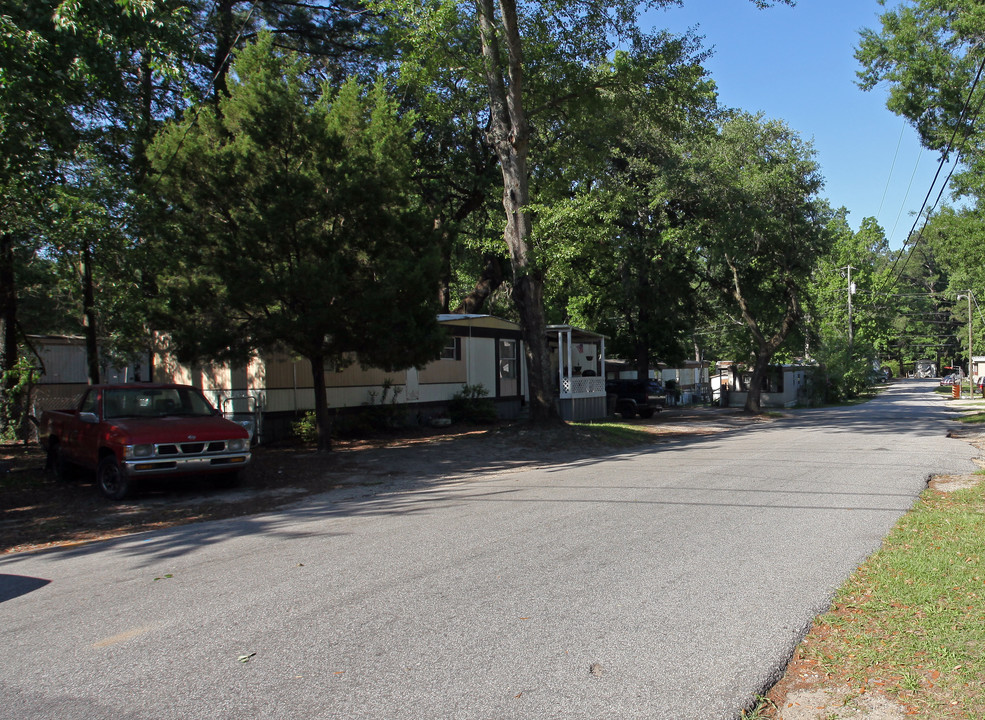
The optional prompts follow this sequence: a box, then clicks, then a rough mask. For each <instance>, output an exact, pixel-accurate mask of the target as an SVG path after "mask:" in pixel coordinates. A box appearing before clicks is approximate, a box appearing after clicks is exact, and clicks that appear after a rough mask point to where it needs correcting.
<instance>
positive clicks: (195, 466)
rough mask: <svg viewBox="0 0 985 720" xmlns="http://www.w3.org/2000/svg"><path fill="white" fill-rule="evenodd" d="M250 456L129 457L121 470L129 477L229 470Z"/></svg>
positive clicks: (244, 461)
mask: <svg viewBox="0 0 985 720" xmlns="http://www.w3.org/2000/svg"><path fill="white" fill-rule="evenodd" d="M250 458H251V455H250V453H248V452H245V453H223V454H221V455H207V456H202V455H198V456H194V457H166V458H156V457H155V458H131V459H129V460H126V461H125V462H124V463H123V471H124V472H125V473H126V474H127V475H129V476H131V477H140V476H144V475H178V474H181V475H183V474H185V473H188V474H192V473H207V472H231V471H233V470H238V469H239V468H242V467H245V466H246V465H248V464H249V463H250Z"/></svg>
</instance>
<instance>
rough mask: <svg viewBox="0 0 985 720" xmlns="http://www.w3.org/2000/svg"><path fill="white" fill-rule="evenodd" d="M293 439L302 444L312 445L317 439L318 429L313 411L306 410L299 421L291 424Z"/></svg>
mask: <svg viewBox="0 0 985 720" xmlns="http://www.w3.org/2000/svg"><path fill="white" fill-rule="evenodd" d="M291 429H293V430H294V437H296V438H297V439H298V440H300V441H301V442H303V443H313V442H315V441H316V440H317V439H318V427H317V423H316V422H315V411H314V410H308V411H307V412H306V413H305V414H304V415H302V416H301V419H300V420H298V421H296V422H293V423H291Z"/></svg>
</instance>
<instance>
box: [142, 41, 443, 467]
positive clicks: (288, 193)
mask: <svg viewBox="0 0 985 720" xmlns="http://www.w3.org/2000/svg"><path fill="white" fill-rule="evenodd" d="M310 78H311V75H310V74H309V72H308V67H307V63H306V62H305V61H304V60H303V59H302V58H300V57H299V56H298V55H297V54H295V53H293V52H290V51H279V50H277V49H276V48H275V47H274V45H273V40H272V37H271V36H270V35H264V36H261V39H260V40H259V41H258V42H257V44H256V45H253V46H248V47H247V48H246V49H244V50H243V51H242V52H241V53H240V54H239V55H238V57H237V59H236V61H235V64H234V66H233V80H232V82H231V83H230V86H229V96H228V97H226V98H223V99H222V100H221V101H220V102H219V105H218V107H214V106H212V105H211V104H206V105H202V106H200V107H198V108H196V112H194V113H192V114H190V115H189V116H188V117H186V118H185V119H184V120H183V121H181V122H176V123H173V124H171V125H169V126H168V127H167V128H166V129H165V130H164V131H163V132H162V133H161V134H160V136H159V138H158V139H157V141H156V142H155V144H154V145H153V147H152V149H151V158H152V162H153V166H154V169H155V171H156V173H158V174H157V176H156V178H157V180H158V182H159V189H160V191H161V193H162V194H163V196H164V197H165V199H166V200H167V205H166V207H165V208H164V211H163V216H162V222H163V223H166V228H167V231H168V232H167V233H166V234H165V235H164V236H163V237H162V238H161V240H160V243H161V246H160V250H161V252H162V253H164V254H168V255H170V256H171V260H172V261H173V264H172V265H170V266H165V270H164V271H163V272H162V274H161V275H160V276H159V277H158V278H157V284H158V287H159V288H160V293H161V295H162V297H165V298H167V304H166V316H167V317H168V318H170V319H171V322H170V323H169V324H170V326H171V327H173V340H174V342H175V344H176V347H177V348H178V350H179V353H180V356H181V357H183V358H187V359H192V358H217V357H219V358H221V357H227V358H238V359H242V358H243V357H245V356H246V355H247V354H248V353H249V351H251V350H255V349H268V350H269V349H276V348H285V349H287V350H288V351H290V352H292V353H295V354H297V355H300V356H302V357H305V358H307V359H308V360H309V361H310V362H311V366H312V373H313V375H314V378H315V389H316V401H317V403H318V404H317V406H316V413H317V416H318V421H319V423H318V424H319V445H320V446H321V447H322V448H327V447H328V442H329V441H328V437H329V436H328V415H327V410H326V405H325V393H324V370H325V364H326V362H331V363H334V364H345V363H347V362H350V361H351V357H352V355H353V354H356V355H358V357H359V360H360V361H361V362H363V363H365V364H370V365H374V366H377V367H382V368H384V369H396V368H404V367H408V366H411V365H423V364H425V363H426V362H428V361H429V360H431V359H433V358H434V357H436V356H437V354H438V352H439V350H440V347H441V343H442V339H443V336H442V335H441V333H440V332H439V329H438V326H437V323H436V298H437V269H438V265H437V254H436V253H435V251H434V244H433V243H432V242H431V237H432V236H431V230H430V227H429V225H428V222H427V217H426V216H425V215H424V214H423V213H422V212H421V208H420V206H419V203H418V202H417V200H416V199H415V198H414V197H413V196H412V195H410V194H409V193H408V188H409V187H410V183H409V176H410V172H411V161H412V153H411V145H410V132H409V131H410V123H409V122H408V120H407V119H406V118H401V117H399V116H398V113H397V112H396V107H395V104H394V102H393V101H392V99H391V98H390V97H389V96H388V95H387V93H386V91H385V88H383V86H382V85H376V86H375V87H373V88H370V89H368V90H367V89H364V88H363V87H362V86H360V85H359V84H358V83H357V82H356V81H354V80H349V81H347V82H346V83H344V84H343V85H342V86H341V87H338V88H332V87H331V86H329V85H322V86H318V85H315V84H314V83H313V82H312V81H311V79H310ZM172 243H173V244H172ZM172 248H177V249H180V253H178V254H175V253H174V252H173V251H172Z"/></svg>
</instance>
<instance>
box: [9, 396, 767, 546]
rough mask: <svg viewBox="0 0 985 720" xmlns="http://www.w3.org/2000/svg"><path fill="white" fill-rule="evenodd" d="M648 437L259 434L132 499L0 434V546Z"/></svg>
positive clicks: (171, 522)
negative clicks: (315, 442)
mask: <svg viewBox="0 0 985 720" xmlns="http://www.w3.org/2000/svg"><path fill="white" fill-rule="evenodd" d="M770 420H771V418H768V417H765V416H748V415H744V414H742V413H741V412H739V411H735V410H730V409H719V408H696V409H677V408H675V409H668V410H666V411H664V412H661V413H658V414H657V415H656V416H654V417H653V418H652V419H649V420H642V419H637V420H634V421H631V422H630V423H629V424H631V425H633V426H635V427H638V428H640V429H645V430H646V431H647V432H648V433H649V436H650V437H652V443H653V444H657V443H664V442H671V441H673V440H674V439H675V438H682V437H686V436H696V435H707V434H715V433H721V432H727V431H730V430H735V429H738V428H743V427H747V426H749V425H752V424H757V423H762V422H769V421H770ZM605 437H611V439H609V440H606V439H604V438H605ZM646 447H647V444H643V445H640V444H638V443H636V444H631V445H626V444H625V443H620V441H619V440H618V439H617V438H615V437H613V436H604V435H603V434H601V433H599V432H595V431H592V430H586V429H584V428H583V427H581V426H569V425H563V424H558V425H557V426H556V427H551V428H533V427H531V426H529V425H524V424H519V423H514V424H507V423H503V424H499V425H496V426H492V427H488V426H485V427H474V426H473V427H450V428H442V429H432V428H413V429H408V430H405V431H401V432H400V433H399V434H396V433H395V434H390V435H385V436H377V437H370V438H362V439H342V440H337V441H335V443H334V445H333V452H331V453H326V454H319V453H316V452H314V451H313V450H312V449H310V448H306V447H304V446H300V445H279V446H261V447H258V448H256V449H255V451H254V455H253V462H252V463H251V464H250V466H249V467H247V468H245V469H244V471H243V476H242V482H241V484H240V486H239V487H236V488H230V489H223V488H220V487H216V485H215V484H214V483H213V482H212V481H210V480H209V479H208V478H203V477H190V478H185V479H180V480H168V481H164V480H159V481H154V482H152V481H146V482H145V483H144V484H143V485H142V486H141V488H140V489H139V491H138V492H137V493H136V494H135V496H134V497H133V498H132V499H128V500H126V501H124V502H121V503H113V502H110V501H108V500H106V499H104V498H103V497H102V496H101V495H100V494H99V492H98V491H97V490H96V488H95V485H94V483H93V479H92V477H91V475H87V474H85V473H81V472H79V473H77V478H75V479H73V481H71V482H64V483H63V482H56V481H53V480H50V479H47V478H46V477H45V474H44V454H43V452H42V450H41V448H39V447H38V446H36V445H34V446H27V447H24V446H20V445H16V446H13V445H6V446H0V553H11V552H22V551H33V550H39V549H44V548H50V547H58V546H64V545H72V544H78V543H84V542H91V541H94V540H101V539H106V538H112V537H117V536H120V535H126V534H130V533H135V532H143V531H147V530H155V529H160V528H166V527H172V526H175V525H182V524H186V523H192V522H201V521H205V520H218V519H224V518H230V517H239V516H243V515H252V514H256V513H261V512H267V511H270V510H274V509H276V508H278V507H283V506H285V505H287V504H290V503H295V502H297V501H299V500H301V499H303V498H304V497H306V496H308V495H313V494H317V493H323V492H326V491H328V490H332V489H334V488H338V487H343V486H357V485H367V486H370V485H380V484H382V483H405V484H406V485H407V486H408V487H413V486H426V485H434V484H439V483H442V482H446V481H448V480H456V479H459V480H460V479H462V478H467V477H470V476H476V475H479V474H487V473H503V472H516V471H518V470H523V469H528V468H531V467H537V466H547V465H551V464H556V463H561V462H574V461H578V460H579V459H588V458H597V457H599V456H602V455H605V454H609V453H619V452H638V451H640V450H641V449H645V448H646Z"/></svg>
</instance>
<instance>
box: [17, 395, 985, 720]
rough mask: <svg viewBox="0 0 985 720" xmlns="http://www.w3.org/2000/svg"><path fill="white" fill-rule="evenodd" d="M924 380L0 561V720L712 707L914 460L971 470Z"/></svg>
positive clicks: (727, 704) (636, 713) (729, 704)
mask: <svg viewBox="0 0 985 720" xmlns="http://www.w3.org/2000/svg"><path fill="white" fill-rule="evenodd" d="M931 388H932V383H929V382H926V381H924V382H901V383H897V384H895V385H893V386H892V387H891V389H890V390H889V391H888V392H886V393H885V394H884V395H882V396H881V397H879V398H878V399H876V400H874V401H872V402H870V403H867V404H865V405H861V406H856V407H852V408H845V409H829V410H814V411H798V412H796V413H794V414H793V416H792V417H790V418H788V419H784V420H779V421H777V422H774V423H770V424H764V425H759V426H753V427H750V428H749V429H745V430H740V431H735V432H730V433H726V434H721V435H715V436H708V437H690V438H683V439H678V440H673V441H669V442H665V443H661V444H659V445H657V446H656V447H654V448H649V449H647V450H646V451H642V452H640V451H634V452H627V453H625V454H621V455H616V456H610V457H600V458H591V459H586V460H584V461H581V462H577V463H571V464H568V465H565V466H562V467H555V468H552V469H548V470H536V471H533V470H532V471H523V472H510V473H501V474H491V475H483V476H478V477H474V478H468V479H466V480H464V481H461V480H458V481H455V482H454V483H449V484H447V485H444V486H441V485H439V486H434V485H429V486H428V487H423V486H419V487H414V486H413V485H412V484H410V483H409V482H404V484H403V485H400V484H395V485H383V486H377V487H374V488H362V489H353V488H349V489H347V490H345V491H340V492H337V493H335V494H329V495H326V496H321V497H318V498H316V499H313V500H308V501H306V502H304V503H303V504H300V505H298V506H296V507H294V508H292V509H291V510H289V511H286V512H280V513H276V514H269V515H263V516H256V517H251V518H244V519H239V520H235V521H225V522H216V523H203V524H201V525H195V526H187V527H184V528H179V529H175V530H170V531H165V532H158V533H150V534H143V535H138V536H133V537H131V538H127V539H123V540H120V541H112V542H104V543H98V544H93V545H89V546H85V547H81V548H76V549H70V550H60V551H51V552H44V553H38V554H22V555H12V556H6V557H0V717H4V718H9V719H10V720H21V719H23V720H28V719H30V720H42V719H43V718H53V719H54V718H57V719H58V720H72V719H74V718H79V719H82V718H84V719H86V720H98V719H101V718H107V719H109V718H112V719H113V720H128V719H131V718H132V719H138V718H139V719H141V720H143V719H151V718H152V719H154V720H158V719H165V718H176V719H177V718H180V719H181V720H189V719H194V718H202V719H208V720H218V719H225V718H230V719H232V718H236V719H242V718H250V719H255V718H278V719H285V718H305V719H307V718H345V719H349V718H372V719H373V720H381V719H391V718H393V719H405V718H406V719H408V720H430V719H432V718H455V719H462V720H464V719H466V718H476V719H483V720H485V719H489V720H493V719H496V720H499V719H503V718H536V719H537V720H540V719H543V718H564V719H566V720H567V719H569V718H620V719H622V718H649V719H654V720H659V719H664V718H666V719H668V720H671V719H672V720H689V719H693V720H710V719H714V718H734V717H736V716H737V715H738V714H739V713H740V711H741V709H742V708H743V707H745V706H747V704H748V703H749V702H750V701H751V700H752V698H753V696H754V695H755V693H756V692H757V691H760V690H762V689H763V688H764V687H765V686H766V685H767V684H769V682H770V681H771V679H773V678H775V677H776V675H777V673H778V672H779V670H780V668H781V667H782V666H783V664H784V663H785V661H786V659H787V657H788V656H789V655H790V653H791V652H792V650H793V648H794V647H795V646H796V644H797V643H798V641H799V640H800V638H801V636H802V634H803V633H804V632H805V631H806V628H807V626H808V623H809V622H810V621H811V619H812V618H813V617H814V616H815V615H816V614H817V613H818V612H819V611H821V610H823V609H824V608H825V607H826V606H827V604H828V602H829V601H830V598H831V595H832V593H833V592H834V591H835V589H836V588H837V587H838V586H839V585H840V584H841V583H842V582H843V581H844V580H845V579H846V578H847V576H848V575H849V574H850V573H851V571H852V570H853V569H854V568H855V567H856V566H857V565H858V564H859V563H860V562H861V561H862V560H864V559H865V557H867V556H868V555H869V554H870V553H871V552H872V551H873V550H874V549H876V548H877V547H878V545H879V543H880V540H881V539H882V537H884V535H885V534H886V533H887V532H888V530H889V529H890V528H891V527H892V525H893V524H894V523H895V522H896V520H897V519H898V518H899V516H900V515H901V514H902V513H903V512H905V511H906V510H907V509H908V508H909V507H911V505H912V504H913V502H914V500H915V498H916V496H917V495H918V494H919V493H920V491H921V490H922V489H923V488H924V487H925V485H926V481H927V479H928V476H929V475H931V474H934V473H943V472H968V471H971V470H974V469H975V467H974V465H973V463H972V462H971V458H972V456H973V455H974V454H975V451H974V449H973V448H972V447H971V446H970V445H969V444H967V443H965V442H962V441H959V440H950V439H947V438H946V436H945V433H946V430H947V428H948V424H949V420H948V418H949V417H950V416H949V415H948V411H947V410H946V409H945V403H944V402H943V401H941V400H940V399H939V398H937V397H936V396H935V395H934V393H932V392H931Z"/></svg>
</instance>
